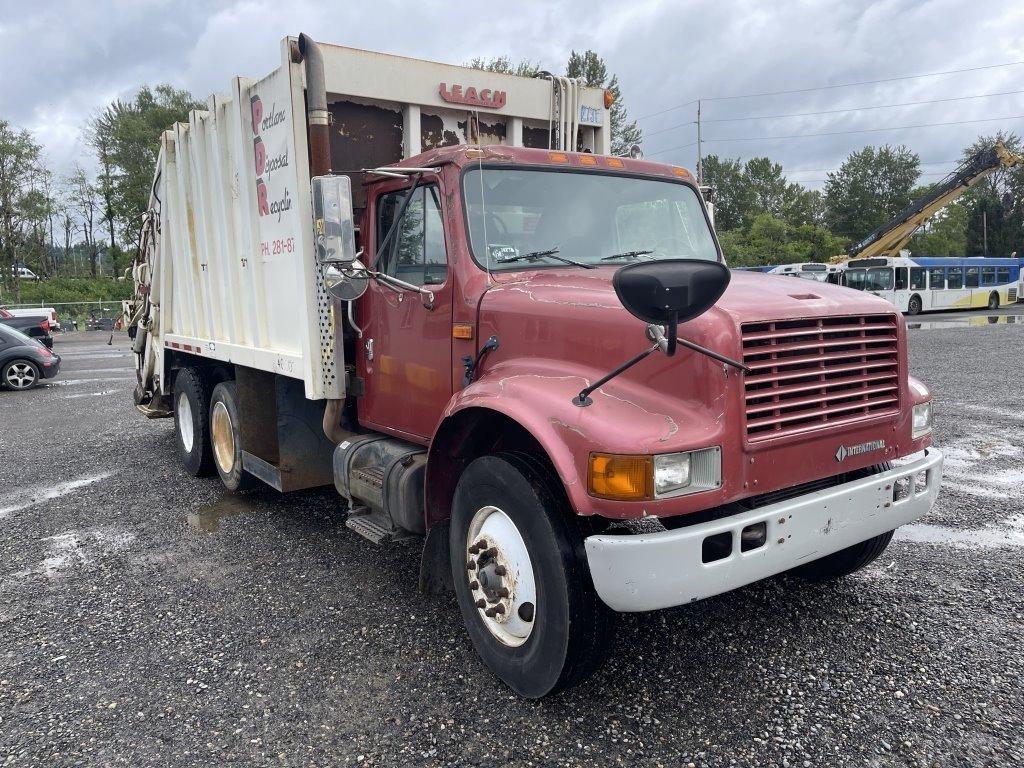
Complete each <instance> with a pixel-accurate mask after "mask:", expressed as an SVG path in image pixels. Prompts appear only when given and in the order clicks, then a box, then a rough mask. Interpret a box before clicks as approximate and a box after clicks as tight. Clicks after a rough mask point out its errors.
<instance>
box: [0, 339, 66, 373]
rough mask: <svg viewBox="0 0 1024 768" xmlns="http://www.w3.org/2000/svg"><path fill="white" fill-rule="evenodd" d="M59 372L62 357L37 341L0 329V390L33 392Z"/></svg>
mask: <svg viewBox="0 0 1024 768" xmlns="http://www.w3.org/2000/svg"><path fill="white" fill-rule="evenodd" d="M59 370H60V355H58V354H56V353H55V352H51V351H50V350H49V349H48V348H47V347H44V346H43V345H42V343H40V342H39V341H37V340H36V339H32V338H29V337H28V336H26V335H25V334H24V333H22V332H21V331H19V330H17V329H15V328H11V327H10V326H7V325H0V387H6V388H7V389H31V388H32V387H34V386H35V385H36V384H38V383H39V382H40V381H42V380H43V379H52V378H53V377H54V376H56V375H57V372H58V371H59Z"/></svg>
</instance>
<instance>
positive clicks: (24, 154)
mask: <svg viewBox="0 0 1024 768" xmlns="http://www.w3.org/2000/svg"><path fill="white" fill-rule="evenodd" d="M44 173H45V169H44V168H43V166H42V150H41V148H40V146H39V144H38V143H36V140H35V139H34V138H33V137H32V134H30V133H29V132H28V131H26V130H18V129H16V128H14V127H13V126H11V124H10V123H8V122H7V121H6V120H0V254H2V258H0V269H2V270H3V278H2V279H3V283H5V284H6V285H8V286H10V287H11V288H12V289H13V291H14V297H15V301H20V300H21V277H20V275H19V273H18V271H17V270H15V269H14V266H15V264H18V263H21V262H23V261H24V260H25V258H26V256H28V255H29V251H30V250H31V242H30V239H31V238H30V236H31V233H32V231H33V228H34V227H36V226H37V225H38V224H39V221H40V217H45V215H46V206H45V205H43V201H42V200H41V199H40V193H39V188H38V187H39V183H40V180H41V176H42V175H43V174H44Z"/></svg>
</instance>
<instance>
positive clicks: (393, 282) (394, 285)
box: [366, 269, 434, 309]
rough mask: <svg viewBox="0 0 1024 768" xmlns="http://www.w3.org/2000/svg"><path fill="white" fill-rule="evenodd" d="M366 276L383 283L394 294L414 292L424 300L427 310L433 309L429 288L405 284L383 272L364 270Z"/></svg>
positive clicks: (403, 281)
mask: <svg viewBox="0 0 1024 768" xmlns="http://www.w3.org/2000/svg"><path fill="white" fill-rule="evenodd" d="M366 274H367V275H369V276H370V277H372V278H373V279H374V280H377V281H379V282H381V283H383V284H384V285H386V286H387V287H388V288H391V289H392V290H393V291H395V292H399V291H414V292H415V293H418V294H420V296H422V297H423V298H424V299H426V301H425V302H424V304H425V305H426V307H427V309H433V308H434V292H433V291H431V290H430V289H429V288H424V287H423V286H420V285H413V284H412V283H407V282H405V280H400V279H399V278H397V277H392V276H391V275H387V274H384V273H383V272H376V271H374V270H372V269H368V270H366Z"/></svg>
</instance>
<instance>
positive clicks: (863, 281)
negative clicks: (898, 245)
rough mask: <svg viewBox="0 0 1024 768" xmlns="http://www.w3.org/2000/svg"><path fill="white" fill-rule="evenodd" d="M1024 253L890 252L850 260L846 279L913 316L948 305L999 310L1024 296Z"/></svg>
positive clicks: (844, 272) (946, 307)
mask: <svg viewBox="0 0 1024 768" xmlns="http://www.w3.org/2000/svg"><path fill="white" fill-rule="evenodd" d="M1022 265H1024V259H1019V258H1016V257H1015V258H1005V259H996V258H987V257H985V258H982V257H974V258H957V257H940V256H915V257H913V258H909V257H905V256H886V257H881V258H876V259H851V260H850V261H848V262H846V264H845V269H844V271H843V277H842V284H843V285H845V286H848V287H850V288H856V289H857V290H861V291H870V292H871V293H874V294H876V295H878V296H881V297H882V298H884V299H888V300H889V301H891V302H892V303H893V304H895V305H896V307H897V308H898V309H900V311H902V312H905V313H907V314H908V315H916V314H919V313H921V312H932V311H935V310H943V309H977V308H986V307H987V308H988V309H998V308H999V307H1000V306H1002V305H1004V304H1012V303H1014V302H1015V301H1017V300H1018V298H1019V297H1021V288H1022V286H1021V266H1022Z"/></svg>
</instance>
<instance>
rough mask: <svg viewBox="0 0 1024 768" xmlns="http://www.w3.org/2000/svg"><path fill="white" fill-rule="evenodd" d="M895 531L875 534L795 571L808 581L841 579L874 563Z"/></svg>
mask: <svg viewBox="0 0 1024 768" xmlns="http://www.w3.org/2000/svg"><path fill="white" fill-rule="evenodd" d="M893 533H894V532H893V531H889V532H888V533H883V534H882V535H881V536H875V537H874V538H873V539H868V540H867V541H862V542H861V543H860V544H854V545H853V546H852V547H847V548H846V549H841V550H839V551H838V552H834V553H833V554H831V555H826V556H825V557H823V558H821V559H820V560H815V561H814V562H813V563H808V564H807V565H803V566H800V567H799V568H797V569H795V570H794V571H793V573H794V574H796V575H797V576H799V577H800V578H802V579H806V580H807V581H817V582H821V581H832V580H834V579H841V578H842V577H843V576H848V575H849V574H851V573H853V572H854V571H859V570H860V569H861V568H864V567H865V566H867V565H869V564H870V563H872V562H873V561H874V560H875V559H876V558H877V557H878V556H879V555H880V554H882V553H883V552H884V551H885V548H886V547H888V546H889V542H890V541H892V535H893Z"/></svg>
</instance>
